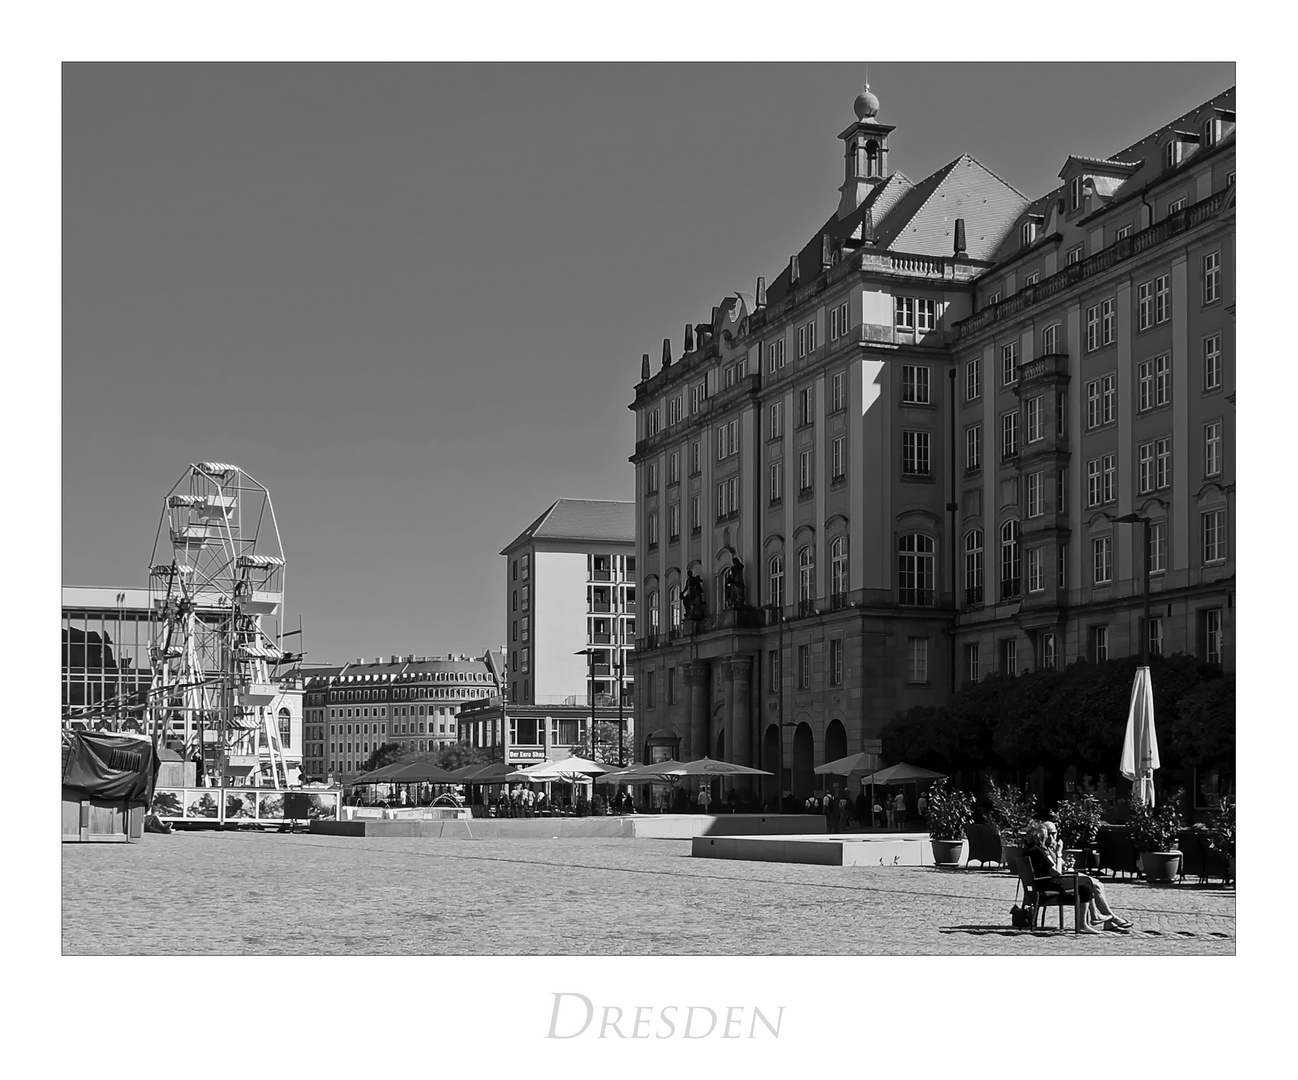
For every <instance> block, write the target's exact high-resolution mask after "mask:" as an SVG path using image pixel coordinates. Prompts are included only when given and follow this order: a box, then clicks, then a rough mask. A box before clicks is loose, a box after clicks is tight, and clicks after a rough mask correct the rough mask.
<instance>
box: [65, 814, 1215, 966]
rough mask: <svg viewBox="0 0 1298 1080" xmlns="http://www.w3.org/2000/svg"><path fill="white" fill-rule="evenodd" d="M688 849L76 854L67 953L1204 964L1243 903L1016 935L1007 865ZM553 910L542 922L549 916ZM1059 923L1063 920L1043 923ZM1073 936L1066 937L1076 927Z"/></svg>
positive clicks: (308, 846)
mask: <svg viewBox="0 0 1298 1080" xmlns="http://www.w3.org/2000/svg"><path fill="white" fill-rule="evenodd" d="M689 851H690V845H689V842H688V841H680V840H614V839H608V840H605V839H584V838H582V839H564V840H557V839H556V840H531V839H529V840H523V839H507V840H500V839H497V840H421V839H413V838H410V839H407V838H377V837H342V836H314V835H310V834H296V835H281V834H274V833H253V832H228V833H217V832H209V833H176V834H173V835H170V836H159V835H151V834H150V835H146V836H145V837H144V839H143V840H142V841H141V842H139V843H135V844H129V845H128V844H64V845H63V949H64V952H65V953H69V954H86V953H98V954H108V953H114V954H142V953H149V954H177V953H179V954H188V953H208V954H241V953H243V954H266V953H275V954H320V953H324V954H387V953H411V954H430V953H431V954H449V955H462V954H476V953H504V954H514V953H519V954H539V955H554V954H559V955H592V954H596V955H604V954H619V953H629V954H705V955H835V954H846V955H867V954H898V953H931V954H955V953H960V954H977V955H1005V954H1018V953H1023V954H1033V955H1039V954H1046V955H1074V954H1076V955H1094V954H1135V955H1169V954H1175V955H1199V954H1208V953H1215V954H1225V955H1233V954H1234V952H1235V892H1234V889H1223V888H1220V887H1198V886H1194V885H1185V886H1181V887H1167V888H1156V887H1151V886H1147V885H1143V884H1135V883H1123V882H1120V881H1119V882H1114V883H1112V884H1108V885H1107V886H1106V887H1107V888H1108V891H1109V897H1110V901H1111V902H1112V904H1113V905H1114V908H1115V909H1116V910H1117V911H1118V912H1119V913H1121V914H1123V915H1125V916H1127V917H1128V918H1130V919H1131V920H1132V921H1133V922H1134V923H1135V928H1134V930H1133V931H1132V932H1131V933H1128V934H1119V933H1105V934H1101V935H1099V936H1094V935H1092V936H1086V935H1075V934H1073V933H1072V932H1071V931H1070V932H1067V933H1059V932H1058V931H1052V932H1047V933H1042V932H1038V933H1032V932H1029V931H1013V930H1011V929H1010V928H1009V909H1010V905H1011V904H1012V903H1013V901H1014V896H1015V882H1014V879H1013V878H1011V877H1010V875H1009V874H1007V873H1004V872H995V871H991V870H988V871H980V870H976V869H975V870H968V871H959V872H952V871H939V870H935V869H933V868H931V867H895V868H894V867H887V868H885V867H834V866H812V865H802V864H792V863H758V862H730V861H721V860H712V859H694V858H691V857H690V854H689ZM541 909H544V915H543V916H542V917H538V912H539V911H540V910H541ZM1046 917H1047V925H1049V926H1057V925H1058V917H1057V914H1056V913H1055V912H1053V911H1051V912H1048V913H1047V916H1046ZM1065 925H1066V926H1070V927H1071V925H1072V921H1071V913H1066V914H1065Z"/></svg>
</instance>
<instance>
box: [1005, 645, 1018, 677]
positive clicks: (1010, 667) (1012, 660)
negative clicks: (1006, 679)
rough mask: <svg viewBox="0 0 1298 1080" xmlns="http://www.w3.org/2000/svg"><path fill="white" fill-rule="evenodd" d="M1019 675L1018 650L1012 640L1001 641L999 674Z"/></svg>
mask: <svg viewBox="0 0 1298 1080" xmlns="http://www.w3.org/2000/svg"><path fill="white" fill-rule="evenodd" d="M1018 673H1019V648H1018V642H1017V641H1016V640H1015V639H1014V638H1002V639H1001V674H1002V675H1017V674H1018Z"/></svg>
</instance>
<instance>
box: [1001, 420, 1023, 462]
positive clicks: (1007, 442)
mask: <svg viewBox="0 0 1298 1080" xmlns="http://www.w3.org/2000/svg"><path fill="white" fill-rule="evenodd" d="M1018 452H1019V411H1018V409H1015V410H1013V411H1012V412H1007V413H1006V414H1005V415H1004V416H1002V417H1001V459H1002V460H1004V459H1005V458H1011V457H1013V456H1014V455H1015V454H1017V453H1018Z"/></svg>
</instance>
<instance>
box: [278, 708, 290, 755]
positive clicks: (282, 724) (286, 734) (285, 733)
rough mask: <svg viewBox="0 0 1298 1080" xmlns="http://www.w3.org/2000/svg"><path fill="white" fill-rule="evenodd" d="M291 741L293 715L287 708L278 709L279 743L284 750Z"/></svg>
mask: <svg viewBox="0 0 1298 1080" xmlns="http://www.w3.org/2000/svg"><path fill="white" fill-rule="evenodd" d="M292 742H293V715H292V713H290V712H289V711H288V710H287V709H280V711H279V743H280V746H282V747H283V748H284V749H285V750H287V749H288V748H289V746H290V745H291V744H292Z"/></svg>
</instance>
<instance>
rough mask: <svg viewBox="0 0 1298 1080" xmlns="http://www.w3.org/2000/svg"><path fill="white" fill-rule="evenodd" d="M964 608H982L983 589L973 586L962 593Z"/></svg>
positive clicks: (979, 586)
mask: <svg viewBox="0 0 1298 1080" xmlns="http://www.w3.org/2000/svg"><path fill="white" fill-rule="evenodd" d="M964 606H965V607H967V608H976V607H982V606H983V587H982V586H981V585H975V586H973V587H972V588H968V589H965V591H964Z"/></svg>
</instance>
